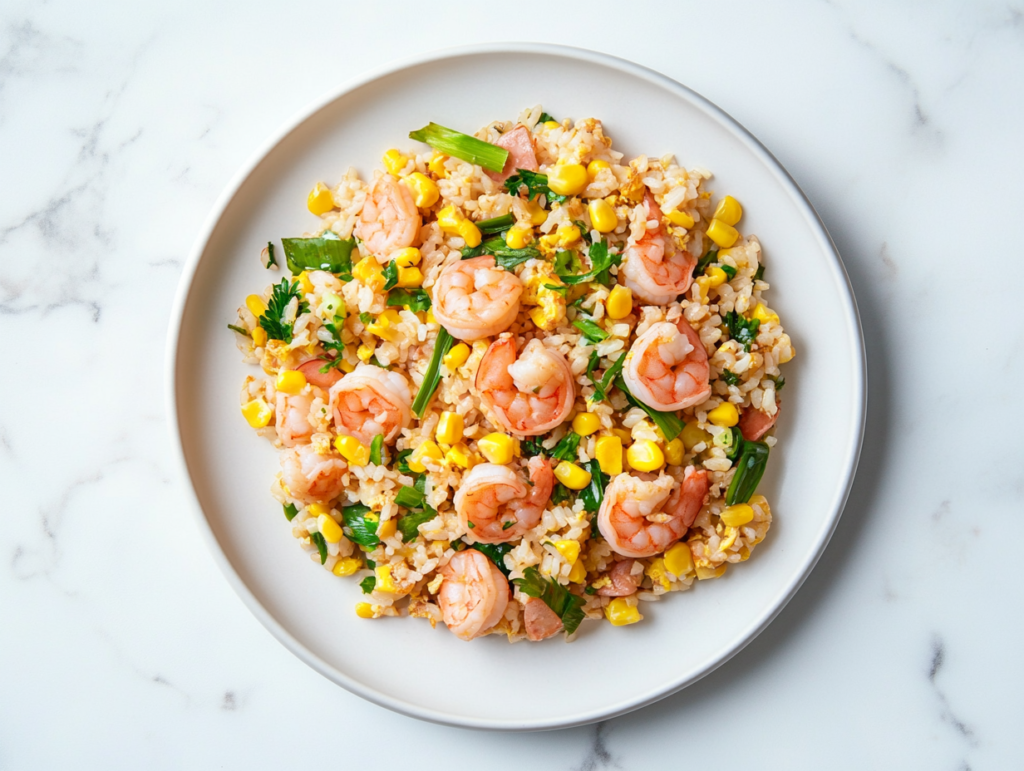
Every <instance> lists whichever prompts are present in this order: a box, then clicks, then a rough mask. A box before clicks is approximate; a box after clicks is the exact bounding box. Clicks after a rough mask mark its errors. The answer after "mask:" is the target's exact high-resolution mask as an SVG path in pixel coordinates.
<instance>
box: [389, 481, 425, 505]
mask: <svg viewBox="0 0 1024 771" xmlns="http://www.w3.org/2000/svg"><path fill="white" fill-rule="evenodd" d="M425 500H426V496H425V495H424V494H423V492H422V491H421V490H417V489H416V488H415V487H409V485H402V488H401V489H400V490H399V491H398V495H396V496H395V503H396V504H397V505H398V506H404V507H405V508H407V509H419V508H422V507H423V503H424V501H425Z"/></svg>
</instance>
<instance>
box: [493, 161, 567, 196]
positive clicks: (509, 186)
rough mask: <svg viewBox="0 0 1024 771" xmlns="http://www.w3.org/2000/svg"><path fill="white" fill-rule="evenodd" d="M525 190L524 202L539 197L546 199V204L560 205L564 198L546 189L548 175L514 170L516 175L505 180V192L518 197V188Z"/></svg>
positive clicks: (548, 188) (525, 170)
mask: <svg viewBox="0 0 1024 771" xmlns="http://www.w3.org/2000/svg"><path fill="white" fill-rule="evenodd" d="M521 187H525V188H526V200H527V201H532V200H533V199H534V198H536V197H537V196H539V195H542V196H544V197H545V198H547V200H548V203H549V204H552V203H562V202H563V201H564V200H565V199H566V196H564V195H558V193H552V192H551V188H550V187H548V175H547V174H538V173H537V172H536V171H529V170H527V169H516V173H515V174H513V175H512V176H511V177H509V178H508V179H506V180H505V190H507V191H508V192H509V193H511V194H512V195H519V188H521Z"/></svg>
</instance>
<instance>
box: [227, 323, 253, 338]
mask: <svg viewBox="0 0 1024 771" xmlns="http://www.w3.org/2000/svg"><path fill="white" fill-rule="evenodd" d="M228 329H230V330H231V331H232V332H237V333H238V334H240V335H245V336H246V337H252V332H250V331H249V330H248V329H246V328H245V327H236V326H235V325H234V324H228Z"/></svg>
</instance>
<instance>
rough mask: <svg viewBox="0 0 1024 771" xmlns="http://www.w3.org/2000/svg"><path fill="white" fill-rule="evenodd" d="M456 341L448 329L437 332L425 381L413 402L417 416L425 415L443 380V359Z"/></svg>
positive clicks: (424, 376) (424, 377) (424, 375)
mask: <svg viewBox="0 0 1024 771" xmlns="http://www.w3.org/2000/svg"><path fill="white" fill-rule="evenodd" d="M454 342H455V338H453V337H452V336H451V335H450V334H449V333H448V330H447V329H445V328H444V327H441V329H440V331H438V333H437V340H435V341H434V353H433V354H432V355H431V357H430V363H429V364H428V365H427V371H426V372H425V373H424V374H423V383H422V384H421V385H420V390H419V391H418V392H417V393H416V399H415V401H413V403H412V411H413V414H414V415H416V417H417V418H422V417H423V413H424V411H425V410H426V409H427V405H428V404H430V400H431V399H432V398H433V397H434V391H436V390H437V385H438V383H440V382H441V359H443V358H444V357H445V354H446V353H448V351H449V350H451V347H452V344H453V343H454Z"/></svg>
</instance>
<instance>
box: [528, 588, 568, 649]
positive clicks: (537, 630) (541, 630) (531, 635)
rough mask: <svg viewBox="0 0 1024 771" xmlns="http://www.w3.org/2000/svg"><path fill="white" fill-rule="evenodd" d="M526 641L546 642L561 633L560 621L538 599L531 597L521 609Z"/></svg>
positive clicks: (544, 603)
mask: <svg viewBox="0 0 1024 771" xmlns="http://www.w3.org/2000/svg"><path fill="white" fill-rule="evenodd" d="M523 624H524V625H525V626H526V639H527V640H529V641H530V642H540V641H541V640H546V639H548V638H549V637H551V635H554V634H558V633H559V632H561V631H562V629H563V625H562V619H560V618H559V617H558V614H557V613H555V611H553V610H551V608H549V607H548V605H547V603H546V602H544V600H542V599H540V598H539V597H531V598H530V599H528V600H527V601H526V605H525V606H524V607H523Z"/></svg>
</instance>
